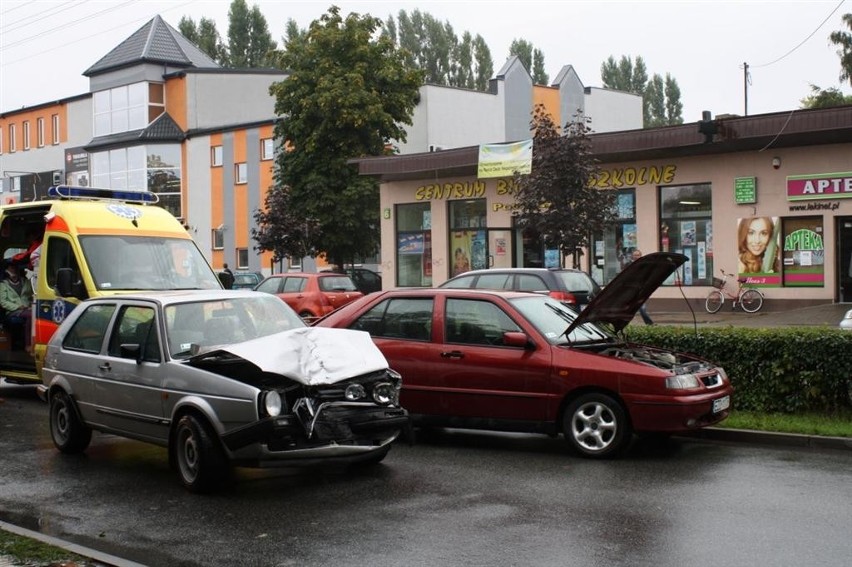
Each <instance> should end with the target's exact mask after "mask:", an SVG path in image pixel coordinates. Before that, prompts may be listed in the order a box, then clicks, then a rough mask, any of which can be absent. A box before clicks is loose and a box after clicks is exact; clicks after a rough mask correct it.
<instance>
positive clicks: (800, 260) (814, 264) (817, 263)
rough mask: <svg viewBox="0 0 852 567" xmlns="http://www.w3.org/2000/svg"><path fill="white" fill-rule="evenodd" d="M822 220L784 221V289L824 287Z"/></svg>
mask: <svg viewBox="0 0 852 567" xmlns="http://www.w3.org/2000/svg"><path fill="white" fill-rule="evenodd" d="M822 221H823V218H822V217H804V218H799V217H796V218H789V219H784V221H783V230H782V233H781V234H782V242H783V270H784V286H785V287H823V286H824V285H825V241H824V233H823V227H822Z"/></svg>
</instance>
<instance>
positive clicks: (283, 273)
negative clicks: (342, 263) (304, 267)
mask: <svg viewBox="0 0 852 567" xmlns="http://www.w3.org/2000/svg"><path fill="white" fill-rule="evenodd" d="M289 276H295V277H301V278H304V277H310V276H314V277H317V276H323V277H327V276H343V277H345V278H348V277H349V276H348V275H347V274H341V273H339V272H282V273H280V274H272V275H271V276H266V277H268V278H285V277H289Z"/></svg>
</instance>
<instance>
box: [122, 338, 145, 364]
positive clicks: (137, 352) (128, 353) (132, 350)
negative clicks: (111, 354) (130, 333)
mask: <svg viewBox="0 0 852 567" xmlns="http://www.w3.org/2000/svg"><path fill="white" fill-rule="evenodd" d="M119 349H120V351H121V358H132V359H134V360H135V361H136V363H137V364H138V363H140V362H142V347H141V345H138V344H136V343H126V344H125V343H122V344H121V346H120V347H119Z"/></svg>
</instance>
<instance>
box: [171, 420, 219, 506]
mask: <svg viewBox="0 0 852 567" xmlns="http://www.w3.org/2000/svg"><path fill="white" fill-rule="evenodd" d="M172 439H173V446H172V447H171V448H170V452H173V458H172V459H170V460H171V461H172V462H173V464H174V466H175V469H176V470H177V473H178V476H180V480H181V482H182V483H183V485H184V486H185V487H186V488H187V489H189V490H190V491H191V492H199V493H204V492H210V491H212V490H214V489H215V488H216V487H217V486H218V485H219V484H220V483H222V481H224V480H225V477H226V473H227V470H228V461H227V458H226V457H225V453H224V452H223V451H222V448H221V447H220V446H219V445H218V443H217V441H216V438H215V436H214V434H213V432H212V430H211V428H210V426H209V425H208V424H207V422H205V421H203V420H202V419H199V418H197V417H196V416H194V415H185V416H183V417H181V418H180V420H179V421H178V424H177V427H176V428H175V432H174V436H173V438H172Z"/></svg>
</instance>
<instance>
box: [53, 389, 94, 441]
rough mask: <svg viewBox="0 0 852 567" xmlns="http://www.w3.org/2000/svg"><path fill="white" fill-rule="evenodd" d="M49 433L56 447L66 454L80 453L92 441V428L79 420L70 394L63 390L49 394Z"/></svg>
mask: <svg viewBox="0 0 852 567" xmlns="http://www.w3.org/2000/svg"><path fill="white" fill-rule="evenodd" d="M50 435H51V437H53V444H54V445H56V448H57V449H59V450H60V451H62V452H63V453H66V454H68V455H74V454H77V453H82V452H83V451H85V450H86V447H88V446H89V443H90V442H91V441H92V430H91V429H89V428H88V427H86V425H84V424H83V422H82V421H80V417H79V416H78V415H77V408H76V407H74V402H73V401H72V400H71V396H69V395H68V394H66V393H65V391H63V390H57V391H56V393H54V394H53V395H52V396H50Z"/></svg>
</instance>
